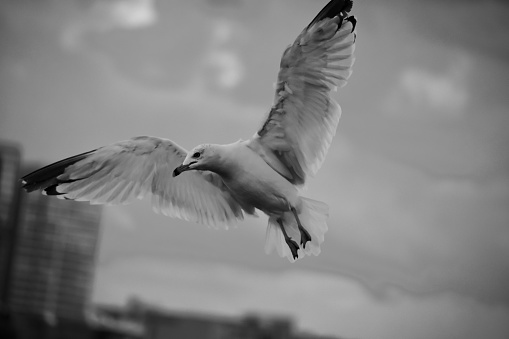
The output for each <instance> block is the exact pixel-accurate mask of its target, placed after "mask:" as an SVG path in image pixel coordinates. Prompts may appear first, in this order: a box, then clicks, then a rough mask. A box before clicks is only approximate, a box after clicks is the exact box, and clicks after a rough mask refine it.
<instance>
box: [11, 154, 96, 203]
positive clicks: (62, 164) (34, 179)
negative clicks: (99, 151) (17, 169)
mask: <svg viewBox="0 0 509 339" xmlns="http://www.w3.org/2000/svg"><path fill="white" fill-rule="evenodd" d="M93 152H95V150H93V151H89V152H85V153H81V154H78V155H75V156H73V157H69V158H66V159H64V160H60V161H58V162H55V163H53V164H50V165H48V166H45V167H42V168H40V169H38V170H36V171H33V172H32V173H29V174H27V175H25V176H24V177H23V178H21V185H22V186H21V187H22V188H23V189H25V190H26V191H27V192H28V193H30V192H33V191H36V190H44V191H45V192H46V194H48V195H57V194H59V192H57V190H56V187H57V186H58V184H60V183H62V182H63V181H62V180H58V179H57V177H58V176H59V175H60V174H62V173H64V171H65V169H66V168H67V167H69V166H70V165H73V164H75V163H77V162H78V161H80V160H83V159H85V158H86V157H87V156H89V155H90V154H91V153H93ZM71 181H75V180H71ZM67 182H69V181H67Z"/></svg>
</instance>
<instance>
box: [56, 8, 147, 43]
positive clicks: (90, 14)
mask: <svg viewBox="0 0 509 339" xmlns="http://www.w3.org/2000/svg"><path fill="white" fill-rule="evenodd" d="M154 1H155V0H100V1H95V2H94V3H93V5H92V6H91V7H90V8H87V9H85V10H83V9H80V10H78V11H76V13H77V14H75V15H77V17H76V18H73V19H72V20H70V21H68V24H67V26H66V27H65V28H64V29H62V33H61V37H60V41H61V44H62V46H63V47H64V48H66V49H68V50H77V49H81V47H82V46H81V45H82V44H83V41H82V39H83V37H84V35H85V34H87V33H90V32H105V31H109V30H112V29H137V28H142V27H146V26H150V25H153V24H155V22H156V21H157V12H156V9H155V6H154ZM67 15H69V13H67Z"/></svg>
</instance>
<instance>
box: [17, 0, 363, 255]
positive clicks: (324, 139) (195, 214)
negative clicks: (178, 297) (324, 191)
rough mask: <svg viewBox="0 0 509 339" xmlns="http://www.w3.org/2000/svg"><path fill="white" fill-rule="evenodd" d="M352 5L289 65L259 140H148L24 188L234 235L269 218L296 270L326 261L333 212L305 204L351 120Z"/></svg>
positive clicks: (329, 15)
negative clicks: (248, 221) (344, 91)
mask: <svg viewBox="0 0 509 339" xmlns="http://www.w3.org/2000/svg"><path fill="white" fill-rule="evenodd" d="M351 9H352V1H351V0H332V1H330V2H329V3H328V4H327V5H326V6H325V7H324V8H323V9H322V10H321V11H320V13H318V15H317V16H316V17H315V18H314V19H313V21H311V23H310V24H309V25H308V26H307V27H306V28H304V30H303V31H302V32H301V33H300V34H299V36H298V37H297V39H296V40H295V42H294V43H293V44H292V45H290V46H288V47H287V48H286V50H285V51H284V53H283V56H282V58H281V65H280V66H281V68H280V70H279V74H278V78H277V83H276V93H275V98H274V103H273V105H272V107H271V109H270V111H269V113H268V116H267V117H266V119H265V121H264V122H263V124H262V125H261V127H260V128H259V129H258V131H257V132H256V133H255V134H254V136H252V137H251V138H250V139H248V140H239V141H237V142H234V143H232V144H227V145H217V144H202V145H198V146H196V147H195V148H193V149H192V150H191V151H189V152H188V151H186V150H185V149H184V148H183V147H181V146H179V145H177V144H176V143H175V142H173V141H171V140H169V139H163V138H157V137H151V136H138V137H135V138H132V139H129V140H125V141H119V142H116V143H113V144H111V145H109V146H104V147H100V148H97V149H95V150H93V151H90V152H86V153H82V154H78V155H75V156H73V157H70V158H67V159H64V160H61V161H58V162H56V163H53V164H51V165H48V166H46V167H43V168H41V169H39V170H37V171H35V172H32V173H30V174H28V175H26V176H25V177H23V178H22V184H23V188H24V189H25V190H26V191H27V192H32V191H35V190H42V191H43V194H48V195H55V196H58V197H59V198H63V199H71V200H78V201H89V202H90V203H92V204H108V205H112V204H126V203H129V202H132V201H133V200H135V199H136V198H138V199H141V198H143V197H144V196H146V195H148V194H149V193H150V194H151V195H152V206H153V209H154V210H155V211H156V212H160V213H163V214H164V215H167V216H171V217H177V218H181V219H184V220H187V221H192V222H199V223H203V224H208V225H212V226H216V227H217V226H223V227H227V226H228V225H229V224H233V223H236V222H237V221H239V220H242V219H243V218H244V214H250V215H255V214H256V210H260V211H262V212H264V213H265V214H267V215H268V217H269V222H268V227H267V234H266V240H265V250H266V252H267V253H270V252H271V251H272V250H273V249H276V250H277V252H278V254H279V255H280V256H281V257H287V258H288V259H289V260H290V261H291V262H293V261H295V260H296V259H300V258H302V257H304V256H305V255H311V254H314V255H318V254H319V253H320V245H321V244H322V242H323V240H324V234H325V232H326V231H327V223H326V221H327V218H328V212H329V208H328V206H327V205H326V204H325V203H323V202H319V201H315V200H312V199H309V198H305V197H303V196H301V193H302V187H303V186H304V184H305V182H306V179H307V178H308V177H309V176H313V175H314V174H316V172H317V171H318V169H319V168H320V166H321V165H322V162H323V161H324V158H325V156H326V153H327V151H328V148H329V145H330V143H331V141H332V138H333V137H334V135H335V134H336V128H337V125H338V122H339V118H340V115H341V108H340V107H339V105H338V104H337V103H336V102H335V101H334V99H332V98H331V97H330V94H331V91H334V90H336V89H337V88H338V87H343V86H344V85H345V84H346V82H347V80H348V78H349V77H350V74H351V68H352V65H353V62H354V57H353V52H354V46H355V37H356V34H355V25H356V19H355V17H353V16H349V15H348V13H349V12H350V11H351Z"/></svg>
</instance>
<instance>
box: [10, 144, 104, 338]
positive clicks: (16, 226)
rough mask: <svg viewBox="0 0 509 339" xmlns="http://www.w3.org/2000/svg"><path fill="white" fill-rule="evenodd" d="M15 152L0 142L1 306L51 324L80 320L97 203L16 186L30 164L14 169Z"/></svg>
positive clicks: (92, 255) (85, 299)
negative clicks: (46, 194) (45, 194)
mask: <svg viewBox="0 0 509 339" xmlns="http://www.w3.org/2000/svg"><path fill="white" fill-rule="evenodd" d="M19 154H20V152H19V150H16V147H13V146H7V145H2V146H1V147H0V159H2V160H1V161H0V165H1V168H2V171H1V172H0V182H1V184H2V189H1V191H0V199H1V204H0V205H1V206H2V207H0V218H1V219H0V220H1V222H2V224H1V225H0V227H1V228H0V230H1V232H2V233H1V238H0V239H1V247H0V248H1V251H0V265H1V266H0V272H1V274H2V275H1V276H0V280H1V284H0V287H1V288H2V289H1V290H0V292H2V295H3V296H2V299H1V300H0V301H1V303H2V308H3V309H4V310H7V311H8V312H9V313H10V314H11V315H14V316H15V317H16V319H28V318H30V319H42V321H43V322H44V323H47V324H49V325H51V326H54V327H55V326H57V324H62V323H65V322H69V321H70V322H75V323H84V321H85V310H86V307H87V305H88V303H89V301H90V299H91V298H90V297H91V292H92V291H91V290H92V284H93V272H94V264H95V255H96V245H97V243H98V239H99V224H100V218H101V211H102V208H101V207H100V206H94V205H90V204H88V203H83V202H75V201H69V200H61V199H57V198H55V197H47V196H44V195H42V194H40V193H38V192H33V193H30V194H27V193H25V192H24V191H21V188H20V182H19V177H20V172H21V174H22V175H24V174H26V173H28V172H30V171H31V170H33V169H35V168H36V167H34V166H32V167H31V168H24V169H23V170H22V171H19V170H18V169H19V168H20V167H21V166H20V165H19V159H20V157H19ZM23 317H24V318H23ZM18 323H19V322H18ZM16 327H18V326H16ZM22 327H23V326H22ZM25 337H27V336H25Z"/></svg>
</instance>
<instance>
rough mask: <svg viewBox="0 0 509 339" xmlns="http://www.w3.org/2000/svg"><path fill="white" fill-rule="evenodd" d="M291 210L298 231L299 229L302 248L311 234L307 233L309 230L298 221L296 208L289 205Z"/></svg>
mask: <svg viewBox="0 0 509 339" xmlns="http://www.w3.org/2000/svg"><path fill="white" fill-rule="evenodd" d="M290 209H291V210H292V213H293V215H294V216H295V220H297V225H299V231H300V243H301V245H302V247H303V248H306V243H307V242H308V241H311V236H310V235H309V232H308V231H307V230H306V229H305V228H304V226H302V224H301V223H300V219H299V215H298V214H297V210H296V209H295V207H290Z"/></svg>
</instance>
